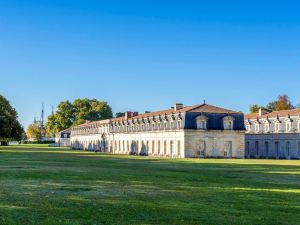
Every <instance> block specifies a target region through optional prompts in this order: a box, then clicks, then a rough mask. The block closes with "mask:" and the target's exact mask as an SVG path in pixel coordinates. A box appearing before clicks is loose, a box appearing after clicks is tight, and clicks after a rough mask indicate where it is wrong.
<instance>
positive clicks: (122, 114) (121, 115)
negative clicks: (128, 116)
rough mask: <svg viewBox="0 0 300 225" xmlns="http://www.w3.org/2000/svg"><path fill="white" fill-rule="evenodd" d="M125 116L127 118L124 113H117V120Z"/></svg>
mask: <svg viewBox="0 0 300 225" xmlns="http://www.w3.org/2000/svg"><path fill="white" fill-rule="evenodd" d="M123 116H125V113H124V112H117V113H116V118H120V117H123Z"/></svg>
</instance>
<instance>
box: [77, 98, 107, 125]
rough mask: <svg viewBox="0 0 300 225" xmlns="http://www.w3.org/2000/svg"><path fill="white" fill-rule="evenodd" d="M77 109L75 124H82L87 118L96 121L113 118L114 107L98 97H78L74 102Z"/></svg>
mask: <svg viewBox="0 0 300 225" xmlns="http://www.w3.org/2000/svg"><path fill="white" fill-rule="evenodd" d="M73 106H74V109H75V122H74V125H78V124H82V123H84V122H85V121H86V120H89V121H96V120H104V119H110V118H112V109H111V107H110V106H109V105H108V104H107V102H102V101H98V100H97V99H87V98H85V99H76V100H75V101H74V103H73Z"/></svg>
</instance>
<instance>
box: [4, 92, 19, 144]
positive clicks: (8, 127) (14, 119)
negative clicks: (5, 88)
mask: <svg viewBox="0 0 300 225" xmlns="http://www.w3.org/2000/svg"><path fill="white" fill-rule="evenodd" d="M23 132H24V131H23V128H22V126H21V124H20V123H19V121H18V114H17V112H16V110H15V109H14V108H13V107H12V106H11V105H10V103H9V101H8V100H7V99H6V98H5V97H4V96H2V95H0V142H1V144H7V142H8V141H12V140H15V141H20V140H21V139H22V134H23Z"/></svg>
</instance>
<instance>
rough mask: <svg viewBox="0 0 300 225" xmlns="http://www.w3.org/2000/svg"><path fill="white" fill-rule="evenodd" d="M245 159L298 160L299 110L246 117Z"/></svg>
mask: <svg viewBox="0 0 300 225" xmlns="http://www.w3.org/2000/svg"><path fill="white" fill-rule="evenodd" d="M245 126H246V129H247V131H246V142H245V155H246V157H247V158H276V159H300V109H292V110H282V111H276V112H272V113H268V112H266V111H263V110H260V112H259V113H253V114H249V115H246V116H245Z"/></svg>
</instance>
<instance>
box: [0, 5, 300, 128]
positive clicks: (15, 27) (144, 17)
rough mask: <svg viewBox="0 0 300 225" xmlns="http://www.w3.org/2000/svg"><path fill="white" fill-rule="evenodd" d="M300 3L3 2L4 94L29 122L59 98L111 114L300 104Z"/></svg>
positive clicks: (0, 87)
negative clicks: (99, 105) (91, 102)
mask: <svg viewBox="0 0 300 225" xmlns="http://www.w3.org/2000/svg"><path fill="white" fill-rule="evenodd" d="M299 12H300V3H299V1H288V0H286V1H276V0H273V1H262V0H260V1H257V0H252V1H241V0H240V1H230V0H229V1H223V0H222V1H221V0H220V1H213V0H212V1H200V0H198V1H188V0H186V1H183V0H182V1H174V0H170V1H168V0H164V1H161V0H160V1H158V0H157V1H156V0H151V1H150V0H149V1H147V0H145V1H141V0H136V1H130V0H128V1H100V0H94V1H91V0H82V1H79V0H69V1H66V0H36V1H34V0H27V1H21V0H19V1H15V0H6V1H5V0H3V1H0V32H1V33H0V94H2V95H4V96H6V97H7V98H8V99H9V100H10V101H11V103H12V104H13V106H14V107H15V108H16V109H17V111H18V113H19V117H20V120H21V122H22V123H23V125H27V124H28V123H30V122H31V121H32V119H33V116H34V114H35V113H36V114H39V112H40V108H41V104H42V102H44V103H45V109H46V113H50V111H51V105H54V106H56V105H57V103H58V102H60V101H61V100H67V99H69V100H73V99H75V98H84V97H88V98H97V99H101V100H105V101H107V102H109V104H110V105H111V106H112V107H113V110H114V112H118V111H125V110H137V111H140V112H143V111H145V110H156V109H162V108H166V107H170V106H171V105H172V104H173V103H175V102H182V103H184V104H185V105H191V104H197V103H202V101H203V99H206V101H207V102H208V103H210V104H215V105H219V106H223V107H226V108H230V109H235V110H241V111H244V112H247V111H248V106H249V105H250V104H252V103H258V104H266V103H267V102H269V101H271V100H273V99H274V98H276V97H277V96H278V95H279V94H282V93H286V94H288V95H289V96H290V98H291V100H292V101H293V103H295V104H296V103H299V102H300V92H299V86H300V85H299V84H300V13H299Z"/></svg>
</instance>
